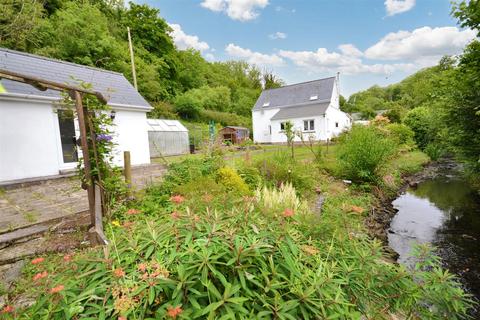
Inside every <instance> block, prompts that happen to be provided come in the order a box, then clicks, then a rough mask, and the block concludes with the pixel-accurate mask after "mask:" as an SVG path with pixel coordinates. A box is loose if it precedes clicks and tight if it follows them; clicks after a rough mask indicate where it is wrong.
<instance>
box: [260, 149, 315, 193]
mask: <svg viewBox="0 0 480 320" xmlns="http://www.w3.org/2000/svg"><path fill="white" fill-rule="evenodd" d="M254 165H255V167H256V168H257V169H258V170H259V171H260V173H261V175H262V176H263V179H264V183H265V184H266V185H267V186H269V187H276V188H279V187H280V186H281V185H283V184H285V183H290V184H291V185H292V186H293V187H294V188H295V189H296V191H297V193H298V194H303V195H308V194H309V193H311V192H312V191H313V189H314V185H315V180H314V178H313V175H312V170H315V167H314V166H313V165H306V164H305V163H301V162H299V161H298V160H295V159H292V157H291V155H290V154H289V153H288V152H285V151H278V152H275V153H274V154H273V156H267V157H264V158H261V159H259V160H257V161H256V162H255V164H254Z"/></svg>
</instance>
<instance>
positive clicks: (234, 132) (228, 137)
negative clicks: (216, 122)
mask: <svg viewBox="0 0 480 320" xmlns="http://www.w3.org/2000/svg"><path fill="white" fill-rule="evenodd" d="M219 134H220V136H221V137H222V139H223V141H225V142H227V141H228V142H230V143H233V144H237V143H242V142H243V141H245V140H246V139H248V138H249V136H250V130H248V128H245V127H234V126H228V127H225V128H223V129H221V130H220V131H219Z"/></svg>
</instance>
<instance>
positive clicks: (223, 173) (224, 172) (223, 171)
mask: <svg viewBox="0 0 480 320" xmlns="http://www.w3.org/2000/svg"><path fill="white" fill-rule="evenodd" d="M216 176H217V182H218V183H220V184H222V185H224V186H225V188H226V189H227V190H228V191H233V192H238V193H239V194H242V195H246V194H248V193H250V189H249V188H248V185H247V184H246V183H245V181H243V179H242V177H240V176H239V175H238V173H237V172H236V171H235V169H233V168H230V167H223V168H220V169H218V171H217V173H216Z"/></svg>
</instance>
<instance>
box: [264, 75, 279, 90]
mask: <svg viewBox="0 0 480 320" xmlns="http://www.w3.org/2000/svg"><path fill="white" fill-rule="evenodd" d="M283 84H284V83H283V80H282V79H279V78H278V77H277V76H276V75H274V74H273V73H272V72H271V71H265V72H264V73H263V88H264V89H265V90H266V89H274V88H280V87H281V86H282V85H283Z"/></svg>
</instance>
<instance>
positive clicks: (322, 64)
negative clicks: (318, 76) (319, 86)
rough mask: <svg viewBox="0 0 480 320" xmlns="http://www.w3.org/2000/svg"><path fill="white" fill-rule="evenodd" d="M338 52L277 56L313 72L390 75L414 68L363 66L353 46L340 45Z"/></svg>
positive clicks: (410, 65)
mask: <svg viewBox="0 0 480 320" xmlns="http://www.w3.org/2000/svg"><path fill="white" fill-rule="evenodd" d="M340 50H341V52H329V51H328V50H327V49H325V48H319V49H318V50H317V51H287V50H281V51H280V52H279V55H280V56H281V57H283V58H286V59H289V60H291V61H292V63H293V64H294V65H297V66H299V67H302V68H305V69H307V70H308V71H314V72H330V73H334V72H337V71H340V72H342V73H345V74H358V73H375V74H391V73H393V72H395V71H397V70H411V69H413V68H414V65H413V64H410V63H396V64H378V63H377V64H365V63H364V62H363V61H362V59H360V56H361V54H362V52H361V51H360V50H358V49H357V48H356V47H354V46H353V45H341V46H340Z"/></svg>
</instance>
